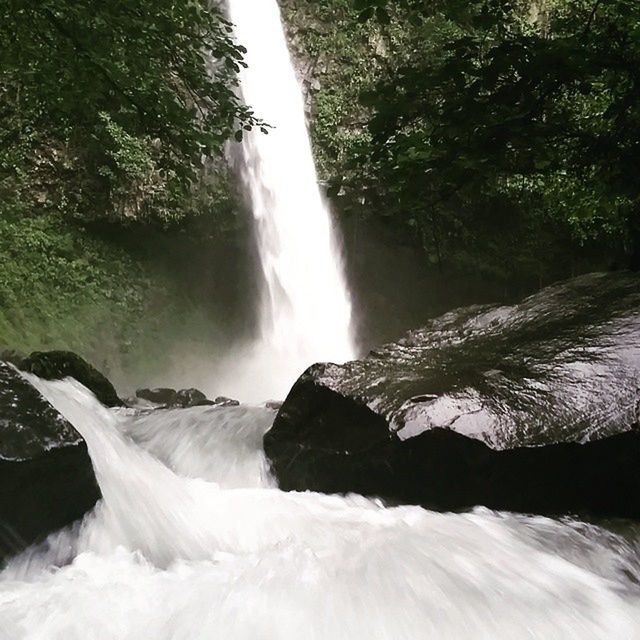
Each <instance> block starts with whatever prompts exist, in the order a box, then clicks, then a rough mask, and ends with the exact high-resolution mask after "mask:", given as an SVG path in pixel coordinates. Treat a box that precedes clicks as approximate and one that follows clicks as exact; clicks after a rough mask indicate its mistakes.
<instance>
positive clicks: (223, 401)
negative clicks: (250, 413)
mask: <svg viewBox="0 0 640 640" xmlns="http://www.w3.org/2000/svg"><path fill="white" fill-rule="evenodd" d="M213 403H214V404H215V405H216V406H217V407H237V406H238V405H239V404H240V402H238V400H234V399H233V398H225V397H224V396H218V397H217V398H216V399H215V400H214V401H213Z"/></svg>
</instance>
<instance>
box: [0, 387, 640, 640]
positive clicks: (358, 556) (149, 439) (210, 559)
mask: <svg viewBox="0 0 640 640" xmlns="http://www.w3.org/2000/svg"><path fill="white" fill-rule="evenodd" d="M29 379H30V381H31V382H32V384H34V385H35V386H36V387H37V388H38V389H39V390H40V391H41V392H42V393H43V394H44V395H45V397H47V399H48V400H49V401H50V402H51V403H52V404H53V405H54V406H55V407H56V409H57V410H58V411H60V412H61V413H62V414H63V415H64V416H65V417H66V418H67V419H68V420H69V421H70V422H71V423H72V424H73V425H74V426H75V427H76V429H78V431H80V433H81V434H82V436H83V437H84V439H85V440H86V442H87V445H88V448H89V452H90V454H91V458H92V462H93V465H94V469H95V473H96V477H97V479H98V482H99V484H100V489H101V492H102V496H103V497H102V499H101V500H100V502H99V503H98V504H97V506H96V508H95V509H94V510H93V511H92V512H91V513H89V514H88V515H87V516H86V517H85V519H84V520H83V521H82V522H81V523H77V524H76V525H74V526H73V527H71V528H69V529H66V530H63V531H61V532H59V533H56V534H54V535H53V536H51V537H50V538H49V539H48V540H47V542H46V543H45V544H43V545H40V546H39V547H36V548H32V549H29V550H28V551H27V552H25V553H23V554H22V555H21V556H19V557H17V558H15V559H13V560H12V561H11V562H10V564H9V565H8V566H7V568H6V569H5V570H4V572H3V573H2V574H0V638H1V639H2V640H27V639H34V640H35V639H38V640H54V639H58V638H64V639H65V640H76V639H77V640H140V639H142V638H145V639H146V638H149V639H153V640H169V639H171V640H197V639H203V640H204V639H211V638H229V639H231V638H232V639H234V640H244V639H249V638H251V639H256V638H265V639H269V640H289V639H291V640H293V639H296V640H298V639H299V638H305V639H311V640H316V639H317V640H341V639H345V640H347V639H348V640H357V639H360V638H362V639H367V640H371V639H375V640H377V639H380V640H382V639H385V640H405V639H406V640H409V639H412V640H413V639H415V640H418V639H424V638H429V639H443V640H456V639H464V640H469V639H472V640H474V639H491V640H497V639H501V638H504V639H509V640H519V639H521V638H522V639H525V638H526V639H529V640H530V639H532V638H539V639H543V640H554V639H558V640H567V639H568V638H571V639H574V638H575V639H579V640H588V639H602V640H604V639H607V640H616V639H619V640H632V639H634V638H640V587H639V584H640V563H639V560H640V557H639V555H638V548H637V546H636V544H635V543H634V542H633V540H634V535H633V533H634V532H633V531H631V530H630V531H626V532H623V533H613V532H611V531H609V530H607V529H604V528H600V527H597V526H594V525H592V524H587V523H583V522H579V521H575V520H569V519H567V520H564V521H557V520H551V519H548V518H543V517H527V516H522V515H514V514H508V513H497V512H491V511H488V510H485V509H477V510H474V511H472V512H469V513H461V514H447V513H445V514H439V513H433V512H430V511H426V510H424V509H421V508H418V507H407V506H404V507H392V508H391V507H385V506H383V505H382V504H380V503H379V502H377V501H375V500H369V499H366V498H363V497H360V496H355V495H352V496H345V497H341V496H329V495H322V494H317V493H309V492H307V493H285V492H282V491H280V490H278V489H277V488H276V487H275V485H274V482H273V480H272V478H271V477H270V475H269V472H268V468H267V463H266V459H265V456H264V452H263V450H262V435H263V434H264V432H265V431H266V430H267V429H268V428H269V426H270V424H271V422H272V420H273V417H274V411H272V410H270V409H267V408H262V407H260V408H250V407H242V406H241V407H223V408H219V407H195V408H190V409H176V410H164V411H149V412H137V411H133V410H123V409H106V408H105V407H103V406H102V405H101V404H100V403H99V402H98V401H97V400H96V399H95V398H94V397H93V396H92V395H91V394H90V393H89V392H88V391H87V390H86V389H85V388H84V387H82V386H81V385H80V384H79V383H76V382H74V381H72V380H66V381H58V382H45V381H42V380H39V379H37V378H35V377H33V376H30V377H29Z"/></svg>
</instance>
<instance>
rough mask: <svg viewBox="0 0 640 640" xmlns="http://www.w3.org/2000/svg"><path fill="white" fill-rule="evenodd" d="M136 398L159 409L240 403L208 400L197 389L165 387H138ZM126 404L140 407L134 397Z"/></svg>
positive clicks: (227, 400) (226, 400) (221, 405)
mask: <svg viewBox="0 0 640 640" xmlns="http://www.w3.org/2000/svg"><path fill="white" fill-rule="evenodd" d="M136 398H137V400H138V401H140V400H143V401H145V402H148V403H151V405H147V406H146V407H143V408H149V407H150V406H151V407H153V406H155V407H156V408H159V409H174V408H178V407H181V408H183V409H186V408H188V407H206V406H216V407H236V406H238V405H239V404H240V403H239V402H238V401H237V400H232V399H231V398H225V397H222V396H220V397H218V398H216V399H215V400H209V398H207V396H206V395H205V394H204V393H203V392H202V391H200V390H199V389H193V388H191V389H180V390H179V391H176V390H175V389H170V388H167V387H160V388H157V389H138V390H137V391H136ZM127 404H128V405H129V406H130V407H133V408H140V402H136V401H135V400H134V399H130V400H129V401H128V402H127Z"/></svg>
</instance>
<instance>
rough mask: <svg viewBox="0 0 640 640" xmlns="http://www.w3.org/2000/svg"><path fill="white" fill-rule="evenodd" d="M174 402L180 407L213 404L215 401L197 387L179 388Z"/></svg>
mask: <svg viewBox="0 0 640 640" xmlns="http://www.w3.org/2000/svg"><path fill="white" fill-rule="evenodd" d="M176 404H178V405H180V406H181V407H205V406H209V405H214V404H215V402H214V401H213V400H209V398H207V396H206V395H205V394H204V393H202V391H200V390H199V389H180V391H178V393H177V395H176Z"/></svg>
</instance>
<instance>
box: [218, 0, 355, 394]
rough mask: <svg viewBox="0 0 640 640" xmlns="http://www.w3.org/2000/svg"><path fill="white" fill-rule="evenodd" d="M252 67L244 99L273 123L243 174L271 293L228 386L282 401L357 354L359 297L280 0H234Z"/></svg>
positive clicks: (249, 140)
mask: <svg viewBox="0 0 640 640" xmlns="http://www.w3.org/2000/svg"><path fill="white" fill-rule="evenodd" d="M228 5H229V14H230V18H231V21H232V22H233V23H234V24H235V33H236V37H237V40H238V42H239V43H241V44H243V45H245V46H246V48H247V54H246V56H245V61H246V63H247V64H248V68H246V69H243V70H242V72H241V74H240V88H241V92H242V96H243V98H244V100H245V102H246V103H247V104H248V105H250V106H251V107H252V108H253V109H254V111H255V112H256V114H257V115H258V116H259V117H260V118H262V119H263V120H265V121H266V122H267V123H268V124H269V125H271V126H272V127H273V129H271V130H270V132H269V134H268V135H265V134H263V133H261V132H260V131H252V132H250V133H247V134H246V135H245V138H244V141H243V144H242V169H241V171H242V177H243V180H244V182H245V185H246V188H247V190H248V192H249V196H250V198H251V206H252V209H253V215H254V218H255V230H256V239H257V245H258V253H259V258H260V263H261V266H262V272H263V275H264V290H263V292H262V299H261V302H260V313H259V331H260V337H259V340H258V342H257V344H256V345H254V346H253V347H252V349H251V352H250V354H249V357H248V362H246V361H245V362H243V369H244V372H246V371H250V376H251V379H250V380H247V381H245V382H243V380H242V377H243V372H235V373H234V376H235V378H236V379H235V381H234V384H233V385H230V384H227V387H226V388H225V389H229V392H230V393H232V394H235V395H237V396H239V397H243V398H250V399H256V400H257V399H263V400H264V399H267V398H268V397H276V398H283V397H284V396H285V394H286V392H287V391H288V390H289V388H290V387H291V384H292V383H293V382H294V381H295V379H296V378H297V376H298V375H300V373H302V371H303V370H304V369H306V368H307V367H308V366H309V365H311V364H313V363H314V362H318V361H327V360H329V361H334V362H344V361H346V360H349V359H351V358H353V357H355V347H354V341H353V337H352V333H351V301H350V297H349V292H348V288H347V285H346V281H345V277H344V273H343V265H342V260H341V256H340V251H339V246H338V243H337V242H336V237H335V234H334V230H333V227H332V222H331V215H330V211H329V209H328V207H327V205H326V203H325V202H324V201H323V198H322V195H321V193H320V190H319V187H318V178H317V175H316V170H315V166H314V162H313V155H312V151H311V144H310V142H309V135H308V131H307V126H306V122H305V114H304V104H303V98H302V92H301V89H300V86H299V84H298V82H297V80H296V75H295V71H294V67H293V64H292V62H291V58H290V55H289V51H288V48H287V42H286V38H285V34H284V30H283V26H282V22H281V17H280V10H279V7H278V3H277V1H276V0H257V1H249V0H229V2H228Z"/></svg>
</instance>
